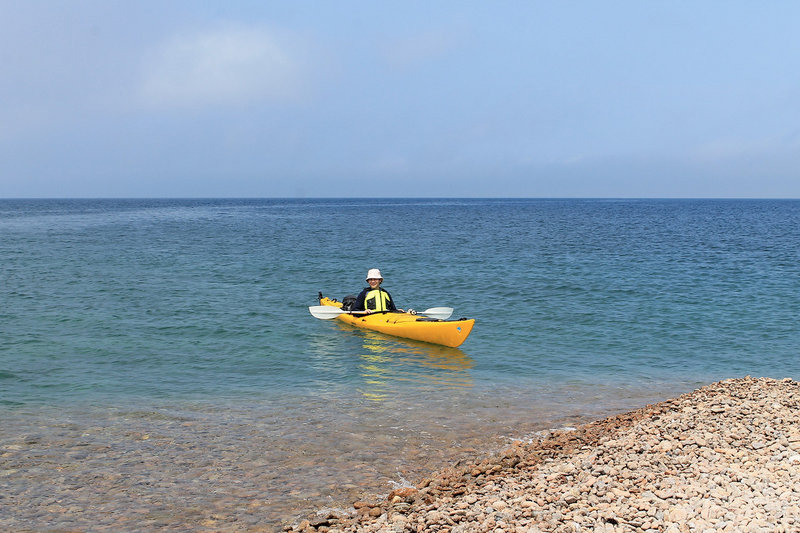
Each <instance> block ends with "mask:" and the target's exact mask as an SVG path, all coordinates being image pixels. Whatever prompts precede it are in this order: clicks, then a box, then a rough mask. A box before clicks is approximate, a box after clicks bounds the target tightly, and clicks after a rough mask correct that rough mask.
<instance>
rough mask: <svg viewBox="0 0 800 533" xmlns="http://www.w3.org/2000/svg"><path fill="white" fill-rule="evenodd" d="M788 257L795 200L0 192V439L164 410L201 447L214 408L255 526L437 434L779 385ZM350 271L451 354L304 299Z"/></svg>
mask: <svg viewBox="0 0 800 533" xmlns="http://www.w3.org/2000/svg"><path fill="white" fill-rule="evenodd" d="M799 255H800V201H767V200H759V201H744V200H385V199H382V200H366V199H364V200H361V199H359V200H336V199H331V200H3V201H0V258H2V283H0V301H2V306H0V329H2V335H0V412H2V415H3V417H4V419H5V420H6V422H7V423H6V425H5V427H6V428H7V429H6V430H0V432H3V431H4V433H2V435H0V436H2V437H3V438H4V440H3V441H2V442H4V443H5V444H6V445H9V446H17V445H20V446H23V447H24V446H34V447H35V446H36V444H35V443H34V444H30V445H23V444H19V443H17V444H15V443H16V441H15V440H14V439H15V438H17V436H19V435H28V434H31V435H35V436H37V437H36V438H35V439H33V440H34V441H35V442H39V443H44V442H49V446H54V447H67V448H68V447H70V446H72V445H74V444H75V442H73V441H72V440H71V439H72V438H73V437H70V436H69V435H64V434H62V433H63V432H59V431H58V430H56V429H54V428H57V427H58V424H59V423H62V422H63V420H64V419H70V420H73V422H74V424H75V426H76V428H77V429H76V432H77V433H76V435H77V434H78V433H80V435H83V433H86V431H84V430H86V429H87V428H91V427H104V428H106V431H108V432H110V433H108V435H107V436H106V437H105V438H108V439H112V440H113V442H114V446H133V448H132V450H139V448H136V446H135V445H134V444H131V443H130V442H129V441H126V440H125V439H122V437H120V440H114V437H113V435H115V434H116V433H115V431H117V429H114V428H121V427H123V426H124V427H125V428H126V431H134V429H131V425H133V426H136V427H139V429H138V430H135V431H140V432H147V431H148V427H150V425H151V424H156V425H158V424H160V423H161V422H156V421H159V420H160V421H163V420H165V419H173V418H175V419H181V420H189V421H190V423H191V424H196V425H201V426H204V427H207V431H208V432H209V433H210V434H213V435H216V436H217V437H216V438H215V439H210V440H208V439H207V440H206V442H210V444H208V445H209V446H210V448H209V452H208V453H209V454H210V455H214V454H217V453H222V452H220V450H225V449H227V448H228V447H230V446H231V445H232V444H231V441H226V440H225V439H226V438H230V439H233V438H234V437H233V436H231V435H230V434H231V430H230V429H229V427H228V426H229V425H230V424H234V425H235V424H240V425H241V427H249V428H251V429H252V428H256V429H253V431H255V433H254V435H255V436H253V438H252V439H247V441H248V442H249V445H251V446H255V447H256V448H258V449H262V448H259V447H263V451H264V454H265V455H263V456H262V457H269V461H267V463H268V466H266V467H265V469H266V470H267V471H269V472H272V473H271V474H270V475H271V476H272V477H271V478H270V479H272V480H273V481H268V480H266V479H262V478H258V479H256V480H254V486H256V485H258V487H261V488H259V490H260V491H261V492H260V494H261V496H260V497H263V498H265V499H266V500H268V501H269V502H270V504H269V505H268V506H267V507H266V508H265V509H262V512H263V513H264V516H265V517H266V518H265V519H268V520H271V521H276V520H279V519H281V518H283V517H286V516H290V515H291V513H293V512H299V510H302V509H306V508H309V507H314V506H318V505H319V504H320V503H321V502H322V503H323V504H324V503H326V502H327V503H329V504H331V505H333V504H339V503H341V501H346V500H347V498H348V497H350V493H347V494H346V495H342V494H344V492H346V491H347V490H353V491H355V490H357V489H358V490H360V489H361V488H366V489H368V490H377V491H380V490H383V489H384V488H386V487H390V484H389V482H390V481H392V480H394V481H396V480H397V479H398V478H399V477H404V476H405V475H408V476H411V475H412V473H420V472H422V471H424V469H425V468H427V467H429V466H436V465H437V464H440V463H437V462H436V461H440V462H441V461H446V460H448V459H449V458H451V457H452V454H450V453H449V452H446V451H444V450H443V449H446V448H453V447H454V446H457V444H455V443H459V442H462V443H463V442H473V441H474V442H473V443H474V445H475V446H483V445H491V444H492V443H494V444H497V440H496V436H497V435H505V436H521V434H522V433H524V431H526V430H531V431H533V430H535V429H537V428H541V427H547V426H548V425H553V424H560V423H564V422H568V421H570V420H573V421H577V420H584V419H587V418H591V417H594V416H602V415H603V414H608V413H610V412H614V411H615V410H619V409H625V408H630V407H636V406H639V405H641V404H643V403H645V402H648V401H658V400H660V399H664V398H666V397H668V396H670V395H675V394H679V393H682V392H686V391H688V390H691V389H693V388H695V387H697V386H700V385H703V384H705V383H708V382H711V381H715V380H718V379H723V378H728V377H737V376H744V375H747V374H750V375H758V376H770V377H776V378H782V377H792V378H794V379H798V378H800V357H798V356H799V355H800V354H798V351H800V350H799V347H800V332H799V331H798V327H797V324H798V319H800V297H798V295H800V257H798V256H799ZM372 267H379V268H381V270H382V271H383V273H384V276H385V278H386V281H385V283H384V286H385V287H386V288H387V289H389V290H390V291H391V293H392V295H393V296H394V298H395V300H396V301H397V302H398V304H399V305H400V306H401V307H414V308H416V309H425V308H427V307H434V306H451V307H454V308H455V309H456V316H468V317H473V318H476V320H477V323H476V327H475V329H474V331H473V333H472V335H471V337H470V338H469V339H468V340H467V341H466V343H465V344H464V345H462V346H461V347H460V348H459V349H448V348H442V347H437V346H432V345H426V344H424V343H414V342H406V341H402V340H396V339H391V338H388V337H384V336H381V335H378V334H373V333H369V332H364V331H360V330H354V329H351V328H348V327H346V326H342V325H339V324H338V323H337V322H335V321H319V320H316V319H314V318H312V317H311V316H310V315H309V314H308V311H307V307H308V306H309V305H314V304H315V303H316V300H315V299H316V295H317V292H318V291H322V292H323V293H324V294H326V295H329V296H334V297H336V298H340V299H341V297H343V296H344V295H346V294H351V293H356V292H357V291H358V290H359V289H360V288H361V287H362V285H363V277H364V274H365V273H366V271H367V269H368V268H372ZM87 413H91V415H90V416H89V415H87ZM153 413H157V414H158V416H156V415H154V414H153ZM187 413H190V414H188V415H187ZM87 417H88V418H87ZM183 427H184V426H182V425H181V424H176V425H169V427H159V428H158V429H159V431H161V432H162V433H164V434H168V435H171V437H170V438H172V439H173V441H175V440H176V439H177V440H180V439H183V438H190V437H189V436H187V435H186V434H184V433H182V432H185V431H186V430H184V429H181V428H183ZM186 427H190V426H186ZM191 427H194V426H191ZM10 428H14V429H13V431H12V429H10ZM109 428H110V429H109ZM226 428H228V429H226ZM342 428H346V430H344V429H342ZM119 431H120V432H122V430H121V429H119ZM343 431H344V433H343ZM89 433H91V432H89ZM142 434H144V433H142ZM241 434H242V431H241V430H237V436H236V438H237V439H241V438H242V437H241ZM109 435H110V436H109ZM120 435H122V433H120ZM226 435H227V437H226ZM490 435H491V436H490ZM74 438H75V439H79V437H78V436H75V437H74ZM37 439H38V440H37ZM51 439H54V440H52V441H51ZM492 439H495V440H492ZM29 440H30V439H29ZM255 441H257V443H256V442H255ZM384 441H385V442H384ZM124 442H128V444H124ZM131 442H132V441H131ZM382 442H384V444H381V443H382ZM214 443H216V444H214ZM344 443H347V444H344ZM214 446H216V448H215V447H214ZM345 449H346V450H345ZM215 450H216V451H215ZM270 450H273V451H270ZM274 450H284V452H281V453H278V452H276V451H274ZM331 450H333V453H334V454H335V453H339V455H340V457H346V458H349V459H348V460H344V459H342V463H341V464H339V465H338V466H336V465H334V466H332V465H331V464H330V461H329V459H327V458H329V457H330V454H331ZM336 450H339V452H336ZM398 450H402V451H400V452H398ZM420 450H422V451H420ZM434 450H435V451H434ZM456 452H457V450H456ZM454 453H455V452H454ZM301 458H302V460H300V459H301ZM243 460H245V459H243ZM0 461H2V459H0ZM379 463H380V464H383V465H384V466H370V467H369V468H372V469H373V470H374V471H369V472H362V471H360V470H359V468H360V467H359V465H377V464H379ZM298 464H300V466H298ZM15 468H16V467H15ZM87 468H89V467H87ZM91 468H93V469H96V468H108V469H109V470H113V468H114V462H113V461H112V460H110V459H109V461H108V463H107V464H105V466H102V465H97V464H95V465H92V466H91ZM368 470H369V469H368ZM17 471H19V469H17ZM22 471H24V468H23V469H22ZM323 471H324V472H325V473H324V475H323V474H322V473H321V472H323ZM354 472H356V473H357V474H358V475H356V474H354ZM404 472H405V474H404ZM145 474H146V471H145V472H144V473H142V475H145ZM264 475H266V474H264ZM23 477H24V476H23ZM0 479H6V480H8V478H7V477H6V478H0ZM320 479H324V481H319V480H320ZM363 479H369V480H370V481H369V482H364V483H363V485H361V484H359V483H360V481H359V480H363ZM346 480H349V481H346ZM29 481H30V480H29ZM256 481H257V483H256ZM6 483H11V482H9V481H6ZM270 483H272V484H270ZM348 484H352V485H356V487H355V488H352V487H351V488H348V487H346V485H348ZM343 486H344V487H345V488H344V489H342V488H341V487H343ZM286 487H291V488H286ZM332 487H336V489H333V488H332ZM4 488H6V489H7V490H11V489H13V488H14V487H13V486H8V487H4ZM183 489H185V487H183V488H181V487H178V488H176V490H178V491H180V490H183ZM19 490H22V489H19ZM337 491H338V492H337ZM342 491H344V492H342ZM336 494H338V495H339V496H336ZM332 495H333V496H332ZM28 496H30V495H28ZM337 497H340V499H337ZM176 501H179V499H178V500H176ZM87 505H89V504H88V503H87ZM175 505H176V506H177V507H180V505H179V504H177V503H176V504H175ZM177 507H176V509H177ZM200 507H202V506H200ZM170 512H172V513H173V514H174V515H175V518H174V520H181V519H185V515H186V513H185V512H184V511H181V510H180V509H177V510H173V511H170ZM182 513H183V514H182ZM31 516H33V515H27V516H26V515H25V514H24V513H23V512H22V511H20V514H19V515H16V516H13V517H9V518H8V522H7V523H5V524H3V523H2V521H1V520H0V525H7V526H14V525H16V523H15V522H13V520H22V519H23V518H27V519H31ZM170 516H171V515H170ZM181 516H183V517H184V518H180V517H181ZM109 527H111V526H109Z"/></svg>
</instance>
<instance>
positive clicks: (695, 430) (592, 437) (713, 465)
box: [287, 376, 800, 533]
mask: <svg viewBox="0 0 800 533" xmlns="http://www.w3.org/2000/svg"><path fill="white" fill-rule="evenodd" d="M798 451H800V383H798V382H796V381H793V380H791V379H788V378H787V379H783V380H774V379H768V378H752V377H749V376H748V377H746V378H741V379H730V380H725V381H721V382H717V383H713V384H711V385H708V386H706V387H703V388H701V389H698V390H696V391H694V392H692V393H689V394H686V395H683V396H681V397H679V398H676V399H673V400H668V401H666V402H662V403H659V404H656V405H648V406H646V407H644V408H641V409H638V410H636V411H632V412H630V413H625V414H622V415H617V416H612V417H609V418H606V419H604V420H600V421H597V422H593V423H591V424H586V425H584V426H581V427H579V428H577V429H572V430H568V431H563V430H560V431H555V430H554V431H549V432H547V433H544V434H542V435H541V436H540V438H538V439H536V440H533V442H531V443H529V444H524V445H520V444H519V443H517V445H516V446H514V447H512V448H511V449H509V450H507V451H506V452H504V453H501V454H498V455H497V456H493V457H488V458H483V459H481V460H478V461H475V462H474V463H473V464H459V465H458V466H454V467H451V468H448V469H444V470H442V471H440V472H437V473H436V474H434V475H433V476H431V477H429V478H427V479H425V480H423V481H421V482H420V483H419V484H418V485H417V488H416V490H415V489H409V490H406V491H405V492H404V493H403V494H402V496H401V495H400V494H392V495H391V497H392V499H393V500H395V502H394V505H397V504H398V503H401V504H402V507H401V508H399V509H397V508H393V507H392V501H390V500H388V499H387V500H386V501H383V502H381V503H379V504H377V506H376V507H371V508H370V509H371V511H373V512H370V513H369V514H365V513H361V514H360V515H355V516H351V515H347V516H340V517H338V518H339V519H338V520H337V521H336V524H335V525H333V526H332V527H330V528H328V529H326V531H329V532H343V533H344V532H347V533H355V532H359V533H382V532H387V533H388V532H393V531H416V532H423V531H450V532H451V533H477V532H489V531H492V532H499V531H505V532H511V531H513V532H516V531H520V532H522V531H526V532H537V531H548V532H551V531H552V532H559V533H560V532H572V531H598V532H615V533H616V532H623V531H625V532H627V531H654V532H656V531H657V532H668V533H682V532H684V531H700V532H705V531H709V532H711V531H753V532H761V531H763V532H772V531H800V509H798V505H797V504H796V502H798V501H800V453H798ZM375 509H378V510H383V511H384V512H381V513H380V514H379V515H378V514H377V512H375V511H374V510H375ZM398 517H401V518H398ZM313 530H314V529H313V527H310V526H308V525H307V524H306V523H300V524H298V525H297V526H295V527H294V528H291V527H289V528H287V531H295V532H300V531H313Z"/></svg>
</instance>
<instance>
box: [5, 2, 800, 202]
mask: <svg viewBox="0 0 800 533" xmlns="http://www.w3.org/2000/svg"><path fill="white" fill-rule="evenodd" d="M799 22H800V2H795V1H772V2H754V1H748V2H744V1H691V2H689V1H669V2H668V1H641V0H637V1H611V2H590V1H585V2H580V1H577V2H541V1H519V2H514V1H498V2H462V1H449V2H444V1H443V2H417V1H411V2H374V1H363V2H348V1H344V2H332V1H321V2H277V1H275V2H272V1H267V2H264V1H232V2H221V1H217V2H210V1H199V0H196V1H186V0H170V1H168V2H163V1H160V2H155V1H149V0H141V1H135V2H131V1H124V2H123V1H117V0H72V1H60V0H51V1H44V0H0V64H2V68H0V197H3V198H20V197H48V198H52V197H294V196H300V197H355V196H366V197H386V196H388V197H426V196H428V197H720V198H737V197H751V198H762V197H768V198H798V197H800V105H798V102H799V101H800V45H799V43H800V40H799V39H798V37H797V32H798V30H797V28H798V23H799Z"/></svg>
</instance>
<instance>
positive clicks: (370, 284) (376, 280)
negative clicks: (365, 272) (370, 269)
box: [367, 278, 381, 289]
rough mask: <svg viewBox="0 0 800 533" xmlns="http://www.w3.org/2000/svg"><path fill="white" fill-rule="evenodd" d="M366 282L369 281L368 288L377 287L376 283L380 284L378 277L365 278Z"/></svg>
mask: <svg viewBox="0 0 800 533" xmlns="http://www.w3.org/2000/svg"><path fill="white" fill-rule="evenodd" d="M367 283H369V286H370V288H372V289H377V288H378V285H380V284H381V280H380V279H375V278H370V279H368V280H367Z"/></svg>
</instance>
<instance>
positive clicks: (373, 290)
mask: <svg viewBox="0 0 800 533" xmlns="http://www.w3.org/2000/svg"><path fill="white" fill-rule="evenodd" d="M382 282H383V276H381V271H380V270H378V269H377V268H371V269H370V270H369V272H367V283H369V287H365V288H364V290H363V291H361V293H360V294H359V295H358V297H357V298H356V302H355V303H354V304H353V307H352V309H351V310H352V311H353V312H354V313H356V314H360V313H364V314H369V313H383V312H386V311H400V312H403V310H402V309H397V307H395V305H394V301H393V300H392V297H391V295H390V294H389V292H388V291H387V290H386V289H384V288H382V287H381V283H382Z"/></svg>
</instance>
